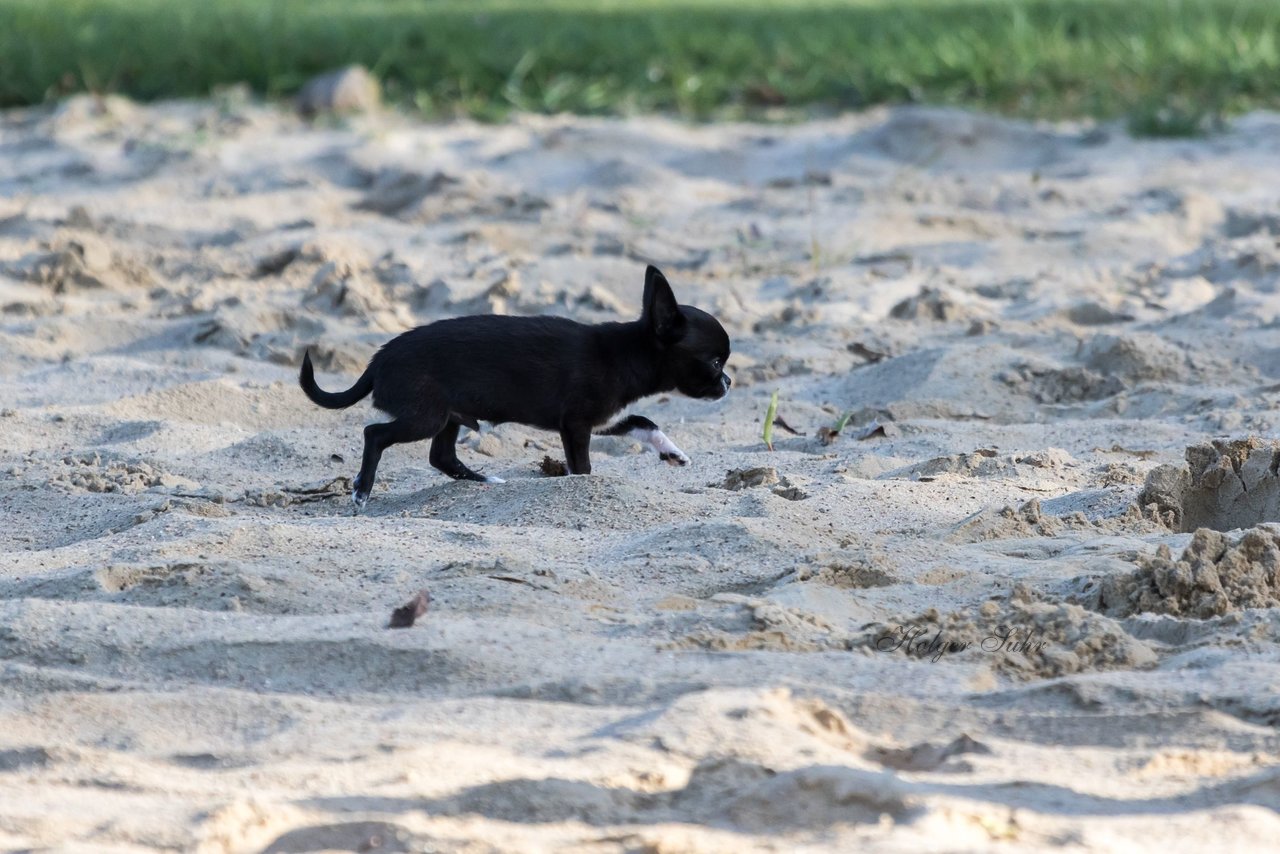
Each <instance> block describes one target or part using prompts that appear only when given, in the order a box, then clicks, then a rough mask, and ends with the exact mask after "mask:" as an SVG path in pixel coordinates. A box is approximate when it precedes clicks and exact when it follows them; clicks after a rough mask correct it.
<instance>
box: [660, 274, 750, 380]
mask: <svg viewBox="0 0 1280 854" xmlns="http://www.w3.org/2000/svg"><path fill="white" fill-rule="evenodd" d="M640 319H641V322H642V323H644V324H645V326H646V327H647V328H648V330H649V332H650V334H652V335H653V337H654V340H655V341H656V342H657V346H658V354H659V356H658V357H659V359H660V360H661V367H660V369H661V371H662V374H663V376H665V377H667V378H668V379H669V380H670V381H671V382H673V383H674V384H675V387H676V389H677V390H678V391H679V392H680V393H681V394H686V395H688V396H689V397H701V398H706V399H708V400H719V399H720V398H722V397H724V396H725V395H726V394H728V393H729V386H730V385H732V384H733V382H732V381H731V380H730V379H729V377H728V375H727V374H725V372H724V365H725V362H727V361H728V360H729V334H728V333H727V332H725V331H724V327H723V326H721V325H720V321H718V320H716V319H715V318H714V317H712V316H711V315H709V314H707V313H706V312H705V311H702V310H701V309H697V308H694V307H693V306H691V305H679V304H677V303H676V297H675V294H673V293H672V292H671V285H670V284H668V283H667V279H666V277H665V276H663V275H662V273H661V272H659V270H658V268H657V267H653V266H650V267H649V269H648V270H646V271H645V277H644V314H643V315H641V318H640Z"/></svg>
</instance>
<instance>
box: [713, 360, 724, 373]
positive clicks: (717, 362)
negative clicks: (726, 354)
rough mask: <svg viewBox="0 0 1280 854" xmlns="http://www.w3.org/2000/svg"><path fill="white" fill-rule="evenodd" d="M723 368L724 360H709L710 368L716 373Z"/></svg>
mask: <svg viewBox="0 0 1280 854" xmlns="http://www.w3.org/2000/svg"><path fill="white" fill-rule="evenodd" d="M723 366H724V360H722V359H712V360H711V367H712V368H714V369H715V370H717V371H718V370H720V368H722V367H723Z"/></svg>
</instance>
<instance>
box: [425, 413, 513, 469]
mask: <svg viewBox="0 0 1280 854" xmlns="http://www.w3.org/2000/svg"><path fill="white" fill-rule="evenodd" d="M464 423H466V422H464V421H462V420H460V419H459V418H458V416H451V417H450V418H449V422H448V423H447V424H445V425H444V428H443V429H441V431H440V432H439V433H437V434H436V436H435V438H434V439H432V440H431V454H430V459H431V465H433V466H434V467H435V468H436V469H437V470H439V471H442V472H444V473H445V474H447V475H448V476H449V477H451V478H453V479H454V480H476V481H479V482H480V483H504V481H503V479H502V478H500V477H485V476H484V475H482V474H479V473H478V472H474V471H472V470H471V469H469V468H467V467H466V466H465V465H463V464H462V460H460V459H458V448H457V445H458V429H459V428H460V427H462V425H463V424H464ZM472 423H474V419H472ZM468 426H470V425H469V424H468Z"/></svg>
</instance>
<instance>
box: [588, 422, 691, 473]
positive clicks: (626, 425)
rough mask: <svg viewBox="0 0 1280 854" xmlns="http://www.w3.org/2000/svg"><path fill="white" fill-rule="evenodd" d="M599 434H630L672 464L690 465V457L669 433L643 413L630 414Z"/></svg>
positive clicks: (598, 434)
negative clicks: (671, 438)
mask: <svg viewBox="0 0 1280 854" xmlns="http://www.w3.org/2000/svg"><path fill="white" fill-rule="evenodd" d="M596 435H597V436H630V437H631V438H632V439H635V440H636V441H637V442H639V443H641V444H642V445H647V446H649V447H650V448H652V449H653V450H654V452H655V453H657V455H658V459H660V460H663V461H664V462H666V463H667V464H668V465H672V466H687V465H689V457H688V456H687V455H686V454H685V452H684V451H682V450H680V449H679V448H677V447H676V443H675V442H673V441H671V440H670V439H668V438H667V434H666V433H663V432H662V431H661V430H659V429H658V425H657V424H654V423H653V422H652V421H650V420H649V419H648V418H645V417H644V416H643V415H628V416H627V417H626V418H623V419H622V420H620V421H618V422H617V423H615V424H611V425H610V426H608V427H606V428H604V429H603V430H601V431H599V432H598V433H596Z"/></svg>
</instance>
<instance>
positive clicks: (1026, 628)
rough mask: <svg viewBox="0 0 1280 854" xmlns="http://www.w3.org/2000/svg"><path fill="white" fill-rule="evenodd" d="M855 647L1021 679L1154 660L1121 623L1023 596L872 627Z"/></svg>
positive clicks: (1126, 667) (932, 611) (1144, 664)
mask: <svg viewBox="0 0 1280 854" xmlns="http://www.w3.org/2000/svg"><path fill="white" fill-rule="evenodd" d="M856 645H858V646H861V647H863V648H868V649H872V650H875V651H877V652H892V653H894V654H900V655H907V656H912V657H916V658H924V659H930V660H933V661H946V660H950V659H953V658H954V659H956V660H962V661H971V662H972V661H985V662H987V663H988V664H989V665H990V666H991V667H992V668H994V669H995V670H996V671H998V672H1002V673H1005V674H1007V675H1009V676H1012V677H1014V678H1016V679H1051V678H1054V677H1058V676H1065V675H1068V674H1071V673H1084V672H1091V671H1098V670H1132V669H1134V668H1142V667H1147V666H1150V665H1152V664H1154V663H1155V661H1156V654H1155V652H1154V651H1153V650H1152V648H1151V647H1150V646H1149V645H1148V644H1146V643H1144V642H1142V641H1140V640H1137V639H1135V638H1133V637H1131V636H1130V635H1129V634H1128V633H1127V632H1125V631H1124V629H1123V628H1121V627H1120V625H1119V624H1118V623H1116V622H1115V621H1113V620H1111V619H1108V618H1107V617H1104V616H1101V615H1099V614H1096V613H1093V612H1091V611H1088V610H1086V609H1084V608H1082V607H1080V606H1078V605H1070V604H1062V603H1055V602H1041V601H1032V600H1031V598H1030V597H1029V596H1028V595H1027V594H1025V593H1022V592H1019V591H1017V590H1015V591H1014V593H1013V594H1012V595H1011V596H1010V598H1009V599H1008V600H1005V601H988V602H984V603H983V604H982V605H980V606H979V607H977V608H976V609H973V610H969V611H953V612H951V613H948V614H942V613H940V612H939V611H938V610H937V609H934V608H930V609H929V610H928V611H925V612H924V613H923V614H920V615H918V616H914V617H902V618H899V619H897V620H894V621H891V622H889V623H887V624H881V625H878V626H873V627H872V628H871V629H870V631H864V633H863V634H862V636H861V637H860V638H859V639H858V640H857V641H856Z"/></svg>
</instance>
